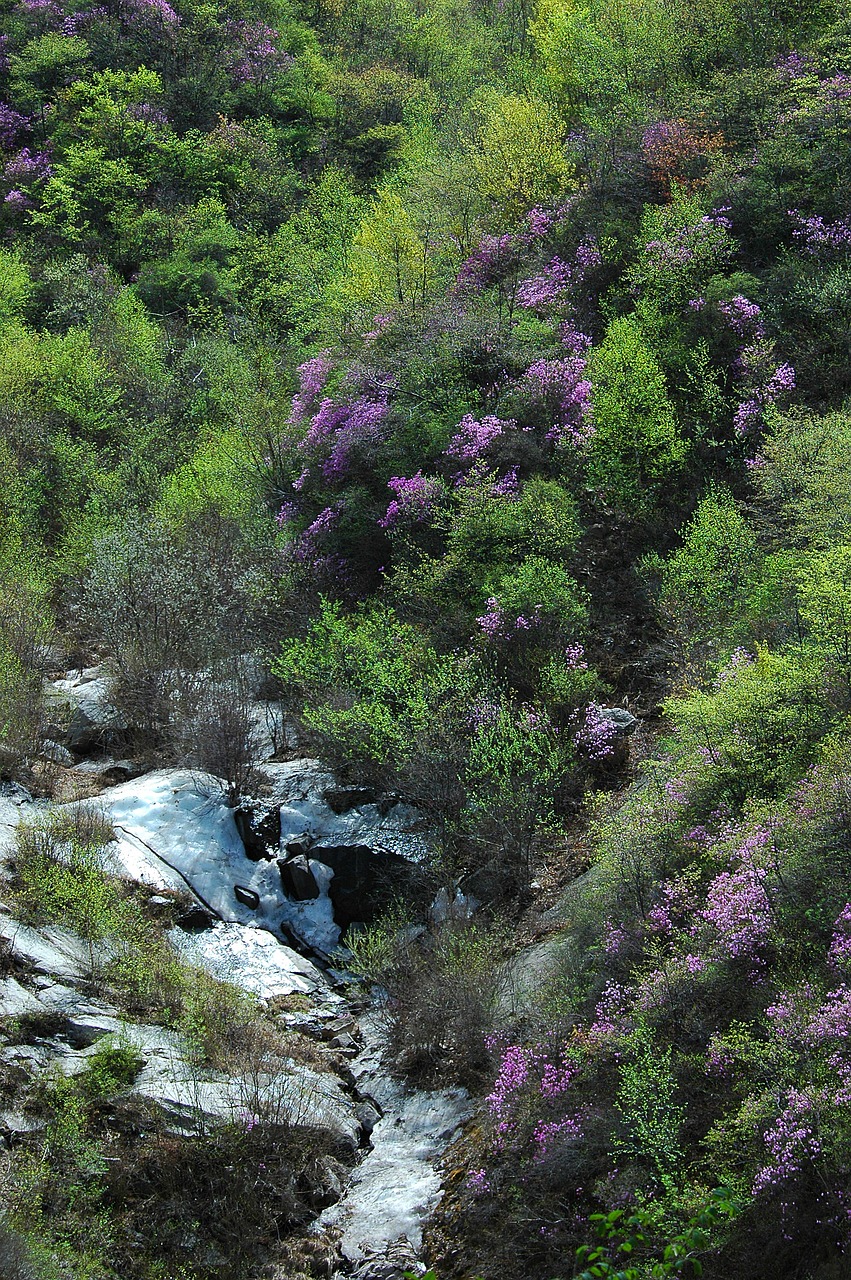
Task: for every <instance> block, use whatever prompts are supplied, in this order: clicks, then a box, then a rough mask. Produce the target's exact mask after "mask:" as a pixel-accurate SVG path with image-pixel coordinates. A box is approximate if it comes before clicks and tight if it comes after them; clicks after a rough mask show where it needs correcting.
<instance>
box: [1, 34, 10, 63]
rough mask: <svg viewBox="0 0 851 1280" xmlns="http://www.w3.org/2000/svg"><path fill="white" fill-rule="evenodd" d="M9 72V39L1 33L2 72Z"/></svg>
mask: <svg viewBox="0 0 851 1280" xmlns="http://www.w3.org/2000/svg"><path fill="white" fill-rule="evenodd" d="M8 70H9V37H8V36H7V35H6V34H5V33H4V32H0V71H8Z"/></svg>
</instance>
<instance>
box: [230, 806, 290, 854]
mask: <svg viewBox="0 0 851 1280" xmlns="http://www.w3.org/2000/svg"><path fill="white" fill-rule="evenodd" d="M233 820H234V822H235V823H236V829H237V831H238V832H239V834H240V838H241V839H242V843H243V845H244V846H245V854H246V857H248V858H250V859H251V861H252V862H260V861H262V859H263V858H268V857H269V850H270V849H277V848H278V847H279V845H280V843H281V811H280V809H278V808H277V807H276V808H273V809H264V808H259V807H255V806H253V805H247V804H243V805H240V807H239V808H238V809H234V811H233Z"/></svg>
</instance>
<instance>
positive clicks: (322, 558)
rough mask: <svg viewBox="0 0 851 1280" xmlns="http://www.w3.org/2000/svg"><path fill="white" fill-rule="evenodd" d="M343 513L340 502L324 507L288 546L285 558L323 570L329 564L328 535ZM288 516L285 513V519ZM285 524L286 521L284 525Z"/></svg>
mask: <svg viewBox="0 0 851 1280" xmlns="http://www.w3.org/2000/svg"><path fill="white" fill-rule="evenodd" d="M341 511H342V503H340V502H336V503H334V505H333V506H330V507H324V508H323V509H322V511H320V512H319V514H318V515H317V516H316V517H315V518H314V519H313V520H312V521H311V523H310V524H309V525H308V526H307V528H306V529H305V530H304V531H303V532H302V533H301V534H299V535H298V536H297V537H296V538H294V539H293V540H292V541H291V542H290V543H289V544H288V545H287V547H286V548H285V551H284V556H285V558H286V559H287V560H291V561H294V562H295V563H296V564H299V565H302V566H306V567H309V568H311V569H314V568H316V569H322V568H323V567H324V566H325V565H326V564H327V563H328V558H327V555H326V553H325V546H326V543H327V539H328V535H329V533H331V532H332V531H333V529H334V526H335V525H336V524H337V521H338V520H339V518H340V512H341ZM286 514H287V513H286V512H285V517H286ZM285 522H286V520H285V521H284V522H282V523H285Z"/></svg>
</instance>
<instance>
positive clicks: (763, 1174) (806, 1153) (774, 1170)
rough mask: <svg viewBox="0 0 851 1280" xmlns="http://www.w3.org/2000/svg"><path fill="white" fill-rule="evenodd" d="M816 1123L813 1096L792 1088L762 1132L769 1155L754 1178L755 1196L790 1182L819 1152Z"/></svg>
mask: <svg viewBox="0 0 851 1280" xmlns="http://www.w3.org/2000/svg"><path fill="white" fill-rule="evenodd" d="M816 1123H817V1120H816V1112H815V1107H814V1103H813V1098H812V1097H811V1095H810V1094H808V1093H807V1092H806V1091H800V1090H798V1089H790V1090H789V1091H788V1094H787V1103H786V1107H785V1108H784V1110H783V1111H781V1112H780V1115H779V1116H778V1117H777V1119H776V1120H775V1121H774V1124H773V1125H772V1126H771V1127H770V1128H769V1129H768V1130H767V1131H766V1132H765V1134H764V1135H763V1142H764V1143H765V1146H766V1148H767V1152H768V1157H769V1158H768V1160H767V1162H766V1163H765V1164H764V1165H763V1166H762V1168H761V1169H760V1170H759V1172H758V1173H757V1175H756V1177H755V1178H754V1183H753V1194H754V1195H755V1196H756V1195H760V1193H761V1192H763V1191H768V1190H770V1189H772V1188H775V1187H777V1186H779V1185H781V1184H782V1183H784V1182H788V1181H789V1180H790V1179H791V1178H793V1177H795V1175H796V1174H799V1173H800V1172H801V1170H802V1169H803V1167H804V1165H805V1164H806V1163H807V1162H808V1161H810V1160H812V1159H813V1157H815V1156H817V1155H819V1154H820V1152H821V1142H820V1141H819V1139H818V1137H817V1136H816Z"/></svg>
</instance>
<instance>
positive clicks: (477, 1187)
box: [467, 1169, 491, 1196]
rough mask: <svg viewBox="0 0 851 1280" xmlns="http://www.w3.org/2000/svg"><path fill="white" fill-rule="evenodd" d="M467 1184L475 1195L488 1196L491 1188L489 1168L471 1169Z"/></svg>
mask: <svg viewBox="0 0 851 1280" xmlns="http://www.w3.org/2000/svg"><path fill="white" fill-rule="evenodd" d="M467 1186H468V1187H469V1188H470V1190H471V1191H472V1192H473V1195H475V1196H486V1195H487V1194H488V1192H489V1191H490V1189H491V1184H490V1179H489V1177H488V1171H487V1169H471V1170H470V1172H469V1173H468V1174H467Z"/></svg>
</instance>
